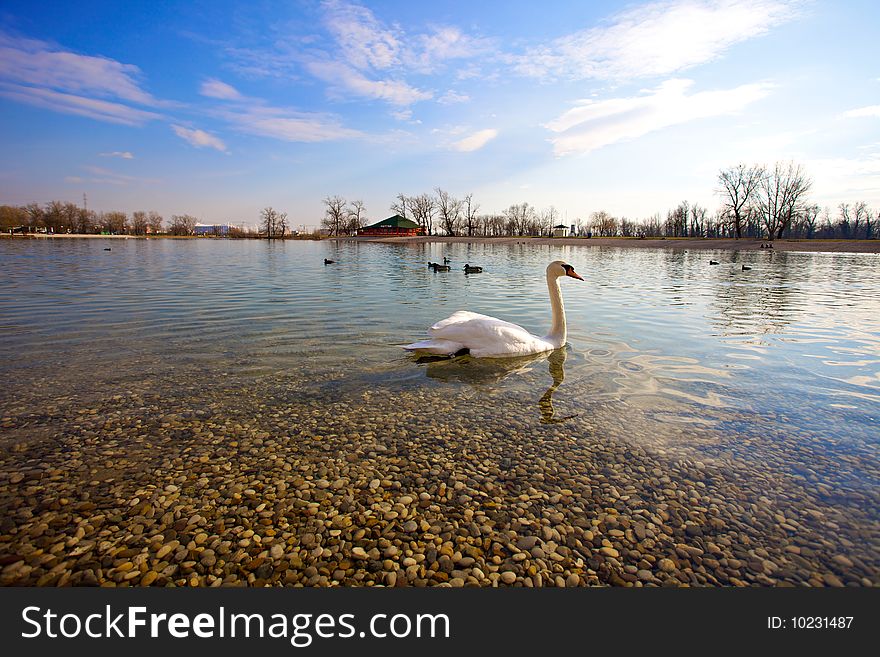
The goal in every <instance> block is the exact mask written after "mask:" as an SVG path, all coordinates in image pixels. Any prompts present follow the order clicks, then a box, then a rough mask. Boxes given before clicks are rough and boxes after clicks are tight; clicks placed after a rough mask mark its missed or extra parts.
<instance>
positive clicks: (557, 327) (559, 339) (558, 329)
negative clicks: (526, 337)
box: [547, 273, 566, 347]
mask: <svg viewBox="0 0 880 657" xmlns="http://www.w3.org/2000/svg"><path fill="white" fill-rule="evenodd" d="M547 289H548V291H549V292H550V309H551V310H552V312H553V324H552V326H550V333H548V334H547V340H548V341H550V342H552V343H553V344H554V345H555V346H556V347H561V346H562V345H564V344H565V338H566V330H565V308H564V307H563V305H562V291H561V290H560V289H559V278H558V277H557V276H551V275H550V274H549V273H548V274H547Z"/></svg>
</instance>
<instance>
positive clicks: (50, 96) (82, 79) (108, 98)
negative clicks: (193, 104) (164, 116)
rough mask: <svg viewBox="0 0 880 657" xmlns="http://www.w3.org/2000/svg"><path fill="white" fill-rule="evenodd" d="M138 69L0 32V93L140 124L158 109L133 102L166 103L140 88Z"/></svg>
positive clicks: (53, 107)
mask: <svg viewBox="0 0 880 657" xmlns="http://www.w3.org/2000/svg"><path fill="white" fill-rule="evenodd" d="M139 76H140V69H139V68H138V67H137V66H133V65H131V64H123V63H121V62H118V61H116V60H114V59H110V58H107V57H94V56H91V55H81V54H78V53H74V52H70V51H67V50H63V49H61V48H59V47H57V46H54V45H52V44H49V43H47V42H45V41H39V40H37V39H27V38H22V37H17V36H12V35H10V34H7V33H4V32H0V94H2V95H3V96H5V97H7V98H10V99H12V100H15V101H18V102H22V103H27V104H29V105H34V106H37V107H43V108H46V109H50V110H54V111H57V112H63V113H67V114H77V115H79V116H87V117H89V118H93V119H97V120H99V121H109V122H111V123H122V124H127V125H139V124H142V123H145V122H146V121H149V120H152V119H157V118H160V115H159V114H157V113H155V112H152V111H147V110H143V109H139V108H137V107H132V105H141V106H147V107H150V108H158V107H161V106H164V105H166V103H163V102H162V101H160V100H158V99H156V98H154V97H153V96H152V95H151V94H150V93H148V92H147V91H145V90H144V89H142V88H141V86H140V84H139V82H138V77H139Z"/></svg>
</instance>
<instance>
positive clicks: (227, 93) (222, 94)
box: [199, 78, 242, 100]
mask: <svg viewBox="0 0 880 657" xmlns="http://www.w3.org/2000/svg"><path fill="white" fill-rule="evenodd" d="M199 93H201V94H202V95H203V96H207V97H208V98H219V99H220V100H241V99H242V95H241V94H240V93H238V90H237V89H236V88H235V87H233V86H231V85H228V84H226V83H225V82H221V81H220V80H216V79H214V78H211V79H208V80H205V81H204V82H202V86H201V88H200V89H199Z"/></svg>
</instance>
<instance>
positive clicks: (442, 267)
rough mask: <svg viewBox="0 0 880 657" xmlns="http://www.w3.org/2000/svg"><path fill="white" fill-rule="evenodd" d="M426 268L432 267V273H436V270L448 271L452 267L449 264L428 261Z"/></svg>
mask: <svg viewBox="0 0 880 657" xmlns="http://www.w3.org/2000/svg"><path fill="white" fill-rule="evenodd" d="M428 268H429V269H433V270H434V273H437V272H438V271H450V270H451V269H452V268H451V267H450V266H449V265H440V264H437V263H436V262H429V263H428Z"/></svg>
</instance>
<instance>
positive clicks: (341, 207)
mask: <svg viewBox="0 0 880 657" xmlns="http://www.w3.org/2000/svg"><path fill="white" fill-rule="evenodd" d="M323 203H324V205H325V206H327V207H326V208H325V209H324V218H323V219H322V220H321V225H322V226H323V227H324V228H326V229H327V232H328V233H329V234H330V235H331V236H332V235H340V234H341V232H342V230H343V229H344V228H345V226H346V224H347V223H348V210H347V209H346V207H345V206H346V205H347V204H348V203H347V201H346V200H345V199H344V198H342V197H341V196H328V197H327V198H325V199H324V200H323Z"/></svg>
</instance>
